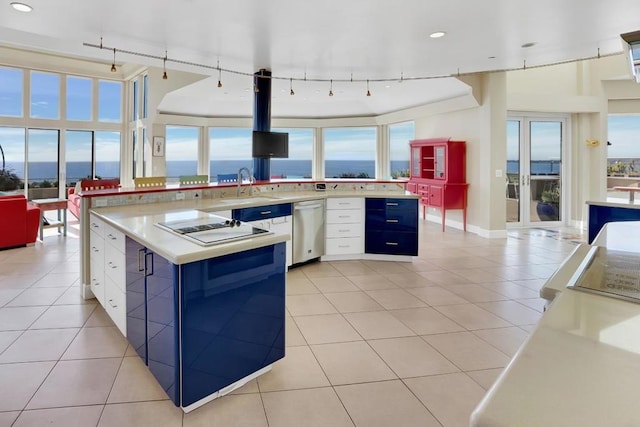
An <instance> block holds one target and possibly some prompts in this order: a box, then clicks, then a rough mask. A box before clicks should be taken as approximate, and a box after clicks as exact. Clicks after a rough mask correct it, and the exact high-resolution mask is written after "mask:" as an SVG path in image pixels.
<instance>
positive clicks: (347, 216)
mask: <svg viewBox="0 0 640 427" xmlns="http://www.w3.org/2000/svg"><path fill="white" fill-rule="evenodd" d="M338 218H349V215H338Z"/></svg>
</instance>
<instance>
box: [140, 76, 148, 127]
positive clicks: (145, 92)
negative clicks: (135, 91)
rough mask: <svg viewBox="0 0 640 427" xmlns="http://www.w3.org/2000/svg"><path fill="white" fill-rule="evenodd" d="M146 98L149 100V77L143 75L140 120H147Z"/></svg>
mask: <svg viewBox="0 0 640 427" xmlns="http://www.w3.org/2000/svg"><path fill="white" fill-rule="evenodd" d="M148 98H149V76H147V75H145V76H144V77H143V78H142V118H143V119H146V118H147V113H148V111H147V108H148V105H149V104H148Z"/></svg>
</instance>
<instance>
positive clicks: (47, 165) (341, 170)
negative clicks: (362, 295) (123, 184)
mask: <svg viewBox="0 0 640 427" xmlns="http://www.w3.org/2000/svg"><path fill="white" fill-rule="evenodd" d="M6 167H7V168H8V169H10V170H12V171H13V172H15V173H16V174H17V175H18V176H19V177H24V164H23V163H17V162H7V165H6ZM196 167H197V164H196V162H195V161H169V162H167V177H175V178H177V177H179V176H182V175H195V174H196V173H197V170H196ZM241 167H250V168H251V167H253V161H252V160H228V161H215V160H214V161H211V162H210V171H211V177H212V178H213V179H212V180H213V181H215V177H216V175H218V174H229V173H237V172H238V169H240V168H241ZM57 168H58V166H57V163H56V162H34V163H30V164H29V182H42V181H45V180H47V181H51V182H54V181H57V179H58V178H57V175H58V171H57ZM408 169H409V162H408V161H392V162H391V171H392V172H397V171H406V170H408ZM90 174H91V164H90V163H89V162H68V163H67V182H68V183H71V182H76V181H77V180H79V179H83V178H86V177H87V176H89V175H90ZM344 174H349V175H353V176H354V177H358V176H360V177H364V176H365V175H366V176H367V177H369V178H374V177H375V162H374V161H373V160H328V161H327V162H326V164H325V176H326V177H327V178H338V177H340V176H344ZM96 175H98V176H100V177H102V178H114V177H115V178H117V177H119V176H120V168H119V163H118V162H96ZM271 175H272V176H275V175H282V176H284V177H287V178H310V177H311V160H288V159H273V160H271Z"/></svg>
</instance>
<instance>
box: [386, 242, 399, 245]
mask: <svg viewBox="0 0 640 427" xmlns="http://www.w3.org/2000/svg"><path fill="white" fill-rule="evenodd" d="M386 245H387V246H398V243H397V242H386Z"/></svg>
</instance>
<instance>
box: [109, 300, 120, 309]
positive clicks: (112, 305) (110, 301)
mask: <svg viewBox="0 0 640 427" xmlns="http://www.w3.org/2000/svg"><path fill="white" fill-rule="evenodd" d="M109 305H110V306H111V307H112V308H118V304H114V303H113V300H112V299H110V300H109Z"/></svg>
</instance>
